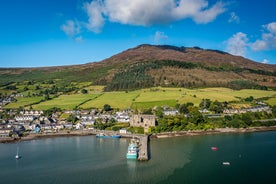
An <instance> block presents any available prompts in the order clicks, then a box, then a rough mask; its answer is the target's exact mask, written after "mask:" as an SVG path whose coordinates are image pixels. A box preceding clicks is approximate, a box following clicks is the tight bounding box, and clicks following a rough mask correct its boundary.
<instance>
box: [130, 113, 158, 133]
mask: <svg viewBox="0 0 276 184" xmlns="http://www.w3.org/2000/svg"><path fill="white" fill-rule="evenodd" d="M155 125H156V120H155V116H154V115H145V114H134V115H132V116H131V118H130V126H133V127H143V128H144V132H148V129H149V127H154V126H155Z"/></svg>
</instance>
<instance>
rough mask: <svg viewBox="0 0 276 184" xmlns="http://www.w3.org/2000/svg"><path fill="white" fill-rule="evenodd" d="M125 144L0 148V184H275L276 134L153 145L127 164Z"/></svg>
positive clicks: (63, 140) (91, 139)
mask: <svg viewBox="0 0 276 184" xmlns="http://www.w3.org/2000/svg"><path fill="white" fill-rule="evenodd" d="M129 141H130V140H129V139H126V138H121V139H103V138H96V137H95V136H80V137H56V138H45V139H38V140H32V141H24V142H19V143H11V144H0V183H11V184H14V183H21V184H25V183H26V184H31V183H41V184H61V183H67V184H68V183H161V184H163V183H164V184H165V183H187V184H188V183H193V184H194V183H201V184H202V183H235V184H239V183H242V184H245V183H275V182H276V181H275V179H276V177H275V175H276V132H275V131H271V132H255V133H243V134H221V135H202V136H193V137H175V138H162V139H152V140H151V141H150V155H151V157H150V160H149V161H147V162H139V161H134V160H127V159H126V157H125V156H126V151H127V146H128V143H129ZM17 147H19V155H21V156H22V158H21V159H19V160H16V159H15V155H16V152H17ZM212 147H217V150H216V151H214V150H212V149H211V148H212ZM223 162H229V163H230V165H223Z"/></svg>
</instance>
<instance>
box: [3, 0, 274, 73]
mask: <svg viewBox="0 0 276 184" xmlns="http://www.w3.org/2000/svg"><path fill="white" fill-rule="evenodd" d="M275 7H276V1H274V0H262V1H260V0H39V1H38V0H0V25H1V27H0V68H6V67H41V66H61V65H73V64H85V63H88V62H95V61H101V60H103V59H106V58H109V57H111V56H113V55H114V54H118V53H120V52H122V51H124V50H127V49H129V48H133V47H136V46H138V45H140V44H153V45H174V46H185V47H194V46H197V47H201V48H203V49H215V50H221V51H225V52H229V53H231V54H233V55H238V56H243V57H245V58H248V59H251V60H253V61H256V62H260V63H267V64H276V11H275Z"/></svg>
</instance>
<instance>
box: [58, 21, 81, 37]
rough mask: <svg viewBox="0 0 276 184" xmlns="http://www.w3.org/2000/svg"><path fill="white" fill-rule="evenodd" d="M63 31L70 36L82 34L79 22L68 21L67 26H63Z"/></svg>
mask: <svg viewBox="0 0 276 184" xmlns="http://www.w3.org/2000/svg"><path fill="white" fill-rule="evenodd" d="M60 28H61V30H62V31H64V32H65V34H67V35H68V36H75V35H76V34H79V33H80V25H79V23H78V22H74V21H72V20H67V21H66V23H65V24H63V25H61V27H60Z"/></svg>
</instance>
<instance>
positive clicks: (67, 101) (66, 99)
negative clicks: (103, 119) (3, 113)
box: [33, 94, 100, 110]
mask: <svg viewBox="0 0 276 184" xmlns="http://www.w3.org/2000/svg"><path fill="white" fill-rule="evenodd" d="M99 95H100V94H73V95H60V96H59V97H57V98H54V99H52V100H48V101H45V102H42V103H40V104H37V105H33V109H37V110H45V109H49V108H52V107H57V108H60V109H67V110H72V109H74V108H76V107H77V106H79V105H80V104H82V103H84V102H86V101H88V100H90V99H94V98H96V97H97V96H99Z"/></svg>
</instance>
